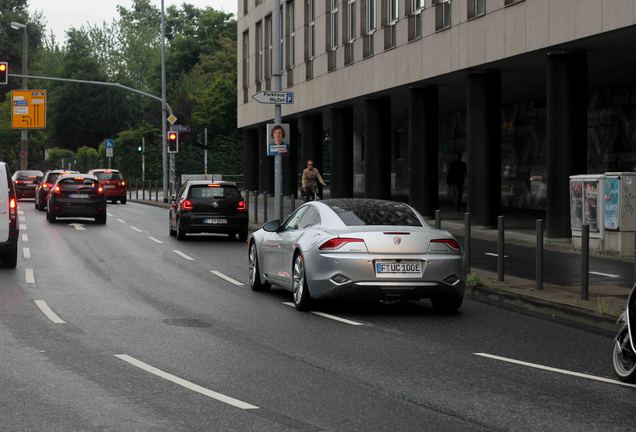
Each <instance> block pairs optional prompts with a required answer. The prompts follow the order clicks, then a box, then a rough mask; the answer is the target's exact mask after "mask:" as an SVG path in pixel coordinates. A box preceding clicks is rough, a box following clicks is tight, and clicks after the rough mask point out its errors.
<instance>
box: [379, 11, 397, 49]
mask: <svg viewBox="0 0 636 432" xmlns="http://www.w3.org/2000/svg"><path fill="white" fill-rule="evenodd" d="M384 2H385V5H386V7H385V8H383V9H384V12H383V13H384V14H386V15H385V18H384V19H383V20H382V21H383V23H384V25H385V27H384V49H385V50H387V49H391V48H395V45H396V43H397V22H398V19H399V5H400V2H399V0H384Z"/></svg>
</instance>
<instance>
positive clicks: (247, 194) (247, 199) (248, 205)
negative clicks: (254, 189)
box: [245, 190, 250, 221]
mask: <svg viewBox="0 0 636 432" xmlns="http://www.w3.org/2000/svg"><path fill="white" fill-rule="evenodd" d="M245 207H246V208H247V215H248V216H247V220H248V221H249V220H250V217H249V214H250V191H249V190H246V191H245Z"/></svg>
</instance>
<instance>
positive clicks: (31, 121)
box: [11, 90, 46, 129]
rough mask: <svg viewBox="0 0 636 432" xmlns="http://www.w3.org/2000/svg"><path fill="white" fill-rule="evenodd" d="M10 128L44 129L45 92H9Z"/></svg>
mask: <svg viewBox="0 0 636 432" xmlns="http://www.w3.org/2000/svg"><path fill="white" fill-rule="evenodd" d="M11 128H12V129H45V128H46V90H13V91H12V92H11Z"/></svg>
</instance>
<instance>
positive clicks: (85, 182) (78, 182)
mask: <svg viewBox="0 0 636 432" xmlns="http://www.w3.org/2000/svg"><path fill="white" fill-rule="evenodd" d="M60 184H62V185H75V186H94V185H95V180H93V179H90V178H82V177H77V178H65V179H62V180H60Z"/></svg>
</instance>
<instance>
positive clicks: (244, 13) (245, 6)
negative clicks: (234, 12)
mask: <svg viewBox="0 0 636 432" xmlns="http://www.w3.org/2000/svg"><path fill="white" fill-rule="evenodd" d="M247 3H249V2H248V0H243V15H247Z"/></svg>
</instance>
